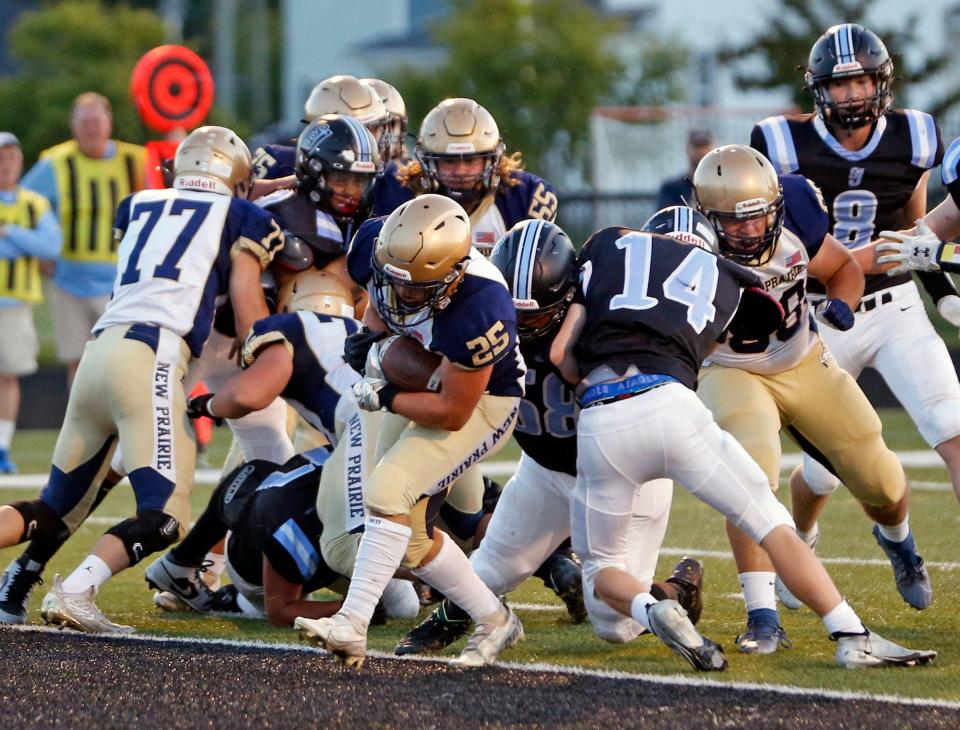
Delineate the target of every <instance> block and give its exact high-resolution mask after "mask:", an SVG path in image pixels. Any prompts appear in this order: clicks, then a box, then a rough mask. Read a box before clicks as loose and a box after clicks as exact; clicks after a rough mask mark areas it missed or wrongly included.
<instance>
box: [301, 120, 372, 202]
mask: <svg viewBox="0 0 960 730" xmlns="http://www.w3.org/2000/svg"><path fill="white" fill-rule="evenodd" d="M294 170H295V173H296V176H297V183H298V185H299V188H300V191H301V192H303V193H305V194H306V195H307V197H309V198H310V200H311V201H312V202H313V204H314V205H316V206H318V207H320V208H323V209H324V210H326V211H327V212H328V213H330V214H331V215H333V216H334V217H335V218H337V219H338V220H341V221H348V220H352V219H356V218H357V217H358V216H361V217H365V214H366V212H367V210H368V209H369V206H370V202H371V201H370V193H371V191H372V190H373V184H374V182H375V180H376V179H377V177H378V176H379V175H381V174H382V172H383V165H382V164H381V161H380V152H379V148H378V144H377V140H376V139H374V137H373V134H371V132H370V130H369V129H367V128H366V127H365V126H364V125H363V124H361V123H360V122H358V121H357V120H356V119H354V118H353V117H348V116H340V115H339V114H328V115H326V116H322V117H320V118H319V119H316V120H314V121H312V122H310V124H308V125H307V126H306V128H304V130H303V131H302V132H301V133H300V137H299V138H298V139H297V156H296V162H295V164H294Z"/></svg>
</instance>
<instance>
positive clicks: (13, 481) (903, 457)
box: [0, 450, 951, 492]
mask: <svg viewBox="0 0 960 730" xmlns="http://www.w3.org/2000/svg"><path fill="white" fill-rule="evenodd" d="M897 456H898V457H899V459H900V463H902V464H903V466H904V467H905V468H908V469H909V468H936V467H942V466H943V459H941V458H940V455H939V454H938V453H937V452H936V451H931V450H924V451H898V452H897ZM800 462H801V455H800V454H798V453H789V454H784V455H783V458H782V459H781V460H780V471H783V472H785V471H792V470H793V468H794V467H795V466H797V465H798V464H800ZM516 470H517V462H515V461H488V462H484V463H481V464H480V471H482V472H483V473H484V474H485V475H486V476H488V477H510V476H513V473H514V472H515V471H516ZM195 481H196V483H197V484H217V483H219V481H220V470H219V469H197V471H196V477H195ZM46 483H47V475H46V474H9V475H7V474H4V475H0V489H25V488H39V487H42V486H43V485H45V484H46ZM910 486H911V487H912V488H913V489H919V490H930V491H937V492H946V491H951V487H950V484H949V483H946V482H911V483H910Z"/></svg>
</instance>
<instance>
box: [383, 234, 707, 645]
mask: <svg viewBox="0 0 960 730" xmlns="http://www.w3.org/2000/svg"><path fill="white" fill-rule="evenodd" d="M490 261H491V263H493V265H494V266H496V267H497V268H498V269H499V270H500V273H501V274H503V277H504V279H505V280H506V282H507V286H508V287H510V293H511V294H512V295H513V302H514V306H515V307H516V310H517V332H518V335H519V337H520V352H521V354H522V355H523V359H524V362H525V363H526V364H527V378H526V393H525V395H524V397H523V400H522V401H521V402H520V413H519V416H518V419H517V427H516V429H514V433H513V435H514V437H515V438H516V440H517V443H518V444H519V445H520V448H521V449H522V453H521V455H520V464H519V466H518V467H517V470H516V472H515V473H514V475H513V476H512V477H511V478H510V480H509V481H508V482H507V484H506V486H505V487H504V488H503V493H502V494H501V496H500V499H499V501H498V502H497V506H496V509H495V510H494V512H493V517H492V519H491V520H490V524H489V525H488V526H487V530H486V534H485V535H484V537H483V541H482V542H481V543H480V547H479V548H478V549H477V550H476V551H475V552H474V553H473V554H472V555H471V556H470V562H471V564H472V565H473V568H474V570H476V571H477V575H479V576H480V578H481V580H483V582H484V583H486V584H487V586H488V587H489V588H490V589H491V590H492V591H493V592H494V593H496V594H497V595H498V596H500V595H505V594H507V593H510V592H511V591H513V590H514V589H515V588H516V587H517V586H518V585H520V584H521V583H523V581H525V580H526V579H527V578H529V577H530V576H531V575H534V574H535V571H537V568H538V566H540V565H541V563H543V562H544V560H545V559H546V558H547V557H548V556H549V555H550V553H551V552H552V551H553V549H554V548H555V547H556V546H557V545H558V544H560V543H561V542H563V541H566V540H568V539H569V537H570V494H571V493H572V492H573V487H574V482H575V481H576V475H577V445H576V435H577V429H576V419H577V405H576V400H575V398H574V394H573V388H572V387H571V386H570V385H569V384H568V383H567V382H566V381H565V380H564V379H563V377H562V376H561V375H560V373H559V371H558V370H557V369H556V367H555V366H554V365H553V364H552V363H551V362H550V345H551V343H552V342H553V338H554V336H555V335H556V331H557V327H558V326H559V324H560V321H561V320H562V319H563V315H564V314H565V313H566V310H567V306H568V305H569V304H570V301H571V300H572V298H573V293H574V291H575V289H576V282H577V277H578V274H579V267H578V266H577V254H576V251H575V250H574V248H573V243H571V241H570V239H569V238H568V237H567V235H566V233H564V231H563V230H562V229H561V228H560V227H559V226H557V225H556V224H554V223H551V222H549V221H543V220H530V221H524V222H523V223H518V224H517V225H515V226H514V227H513V228H511V229H510V232H509V233H508V234H507V235H506V236H505V237H504V238H502V239H500V241H499V242H498V243H497V245H496V246H495V247H494V249H493V253H492V254H491V256H490ZM644 489H645V490H647V494H648V495H650V499H649V500H648V502H647V503H646V504H645V506H646V507H648V508H650V510H649V511H638V512H637V514H636V519H635V522H637V523H642V524H643V525H645V526H646V533H645V534H646V535H647V536H648V540H647V541H638V542H637V543H636V544H633V545H631V546H630V555H629V557H628V560H627V563H628V565H629V566H630V569H631V573H632V574H633V575H635V576H636V577H637V578H638V579H639V580H640V581H641V582H643V583H645V584H647V585H649V584H650V583H651V581H652V580H653V572H654V569H655V568H656V563H657V555H658V553H659V550H660V543H661V541H662V539H663V535H664V533H665V531H666V526H667V515H668V514H669V511H670V502H671V496H672V491H673V485H672V483H671V482H670V480H669V479H659V480H656V481H654V482H651V483H650V484H647V485H644ZM701 576H702V568H701V566H700V565H699V563H698V562H697V561H695V560H690V559H684V560H683V561H681V563H680V565H678V566H677V569H676V570H675V571H674V574H673V576H672V577H671V578H669V579H668V580H667V581H666V582H665V583H655V584H654V587H653V589H652V590H653V592H654V594H655V595H657V596H658V598H672V599H675V600H679V602H680V603H681V605H683V606H684V608H686V609H687V610H688V611H689V612H690V613H691V615H692V616H693V619H692V620H693V622H694V623H696V621H697V620H698V619H699V614H700V609H701V605H702V604H701ZM578 588H579V584H578ZM581 600H583V601H584V602H585V603H586V606H587V608H588V615H589V618H590V621H591V623H592V624H593V627H594V631H595V632H596V633H597V635H598V636H600V637H601V638H603V639H606V640H607V641H614V642H626V641H630V640H631V639H633V638H634V637H636V636H637V635H638V634H639V633H641V632H642V630H643V629H642V628H641V627H640V625H639V624H637V622H636V621H634V620H633V619H630V618H626V617H624V616H622V615H620V614H618V613H616V612H615V611H612V610H611V609H610V608H609V607H608V606H607V605H606V604H605V603H603V602H602V601H599V600H598V599H597V598H596V597H595V596H594V594H593V586H592V585H587V586H586V587H585V589H583V591H582V592H581ZM468 626H469V617H468V616H467V614H466V613H465V612H464V611H463V610H462V609H460V608H459V607H457V606H455V605H452V604H451V603H450V602H449V601H445V602H444V604H443V605H441V606H440V607H439V608H437V609H436V610H435V611H434V612H433V613H432V614H431V615H430V616H429V617H428V618H427V619H426V620H425V621H424V622H423V623H422V624H420V625H419V626H417V627H416V628H414V629H413V630H411V631H410V632H409V633H408V634H407V635H406V636H405V637H404V638H403V639H402V640H401V641H400V643H399V644H398V645H397V648H396V653H397V654H414V653H420V652H423V651H437V650H440V649H443V648H444V647H446V646H449V645H450V644H451V643H453V642H454V641H456V640H457V639H458V638H459V637H460V636H462V635H463V634H464V633H466V631H467V628H468Z"/></svg>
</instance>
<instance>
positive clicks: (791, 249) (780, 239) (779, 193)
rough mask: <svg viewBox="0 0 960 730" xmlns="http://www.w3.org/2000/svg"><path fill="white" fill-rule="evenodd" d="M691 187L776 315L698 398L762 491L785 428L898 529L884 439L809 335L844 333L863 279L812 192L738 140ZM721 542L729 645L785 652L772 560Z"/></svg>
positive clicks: (715, 367) (710, 372) (892, 464)
mask: <svg viewBox="0 0 960 730" xmlns="http://www.w3.org/2000/svg"><path fill="white" fill-rule="evenodd" d="M693 185H694V188H695V189H696V193H697V201H698V205H699V206H700V210H701V211H702V212H703V213H704V214H705V215H706V216H707V218H708V219H709V220H710V222H711V223H712V224H713V226H714V228H715V229H716V231H717V235H718V237H719V239H720V254H721V255H722V256H724V257H726V258H729V259H730V260H732V261H736V262H737V263H740V264H743V265H745V266H749V267H751V268H752V269H753V271H755V272H756V273H757V275H758V276H759V277H760V278H761V280H762V281H763V287H764V289H765V290H766V291H768V292H769V293H770V294H772V295H773V296H774V297H775V298H776V299H777V300H778V301H779V302H780V304H781V305H782V306H783V309H784V311H785V312H786V317H785V319H784V321H783V324H782V325H781V326H780V327H779V328H778V329H777V331H776V332H775V333H774V334H773V335H771V336H769V337H758V338H752V339H744V338H741V337H736V336H729V337H727V338H726V340H725V341H724V342H723V344H721V345H720V347H719V348H718V349H717V350H716V351H715V352H714V353H713V354H712V355H711V356H710V360H709V363H708V364H707V366H706V367H705V368H704V370H703V373H702V375H701V378H700V391H699V393H700V397H701V398H702V399H703V401H704V403H706V404H707V406H708V407H709V408H710V410H711V411H713V415H714V417H715V418H716V419H717V423H718V424H720V427H721V428H723V429H724V430H726V431H729V432H730V433H731V434H732V435H733V436H734V437H735V438H736V439H737V440H738V441H739V442H740V443H741V444H742V445H743V447H744V448H745V449H746V450H747V452H748V453H749V454H750V456H752V457H753V459H754V460H755V461H756V462H757V463H758V464H760V466H761V467H762V468H763V470H764V472H765V474H766V475H767V479H768V481H769V484H770V488H771V489H772V490H774V491H776V490H777V489H778V487H779V482H780V435H779V433H780V430H781V428H786V429H787V431H788V432H789V434H790V435H791V436H792V437H793V438H794V439H795V440H796V441H797V443H798V444H799V445H800V446H801V447H803V449H804V450H805V451H807V452H808V453H814V454H817V458H818V459H820V460H822V461H823V462H824V463H826V464H829V465H830V468H831V469H833V470H834V471H835V472H836V473H837V474H839V475H840V477H841V478H842V479H843V481H844V483H845V484H846V485H847V487H848V489H849V490H850V492H851V494H853V496H854V497H855V498H856V499H857V501H858V502H860V505H861V506H862V507H863V510H864V512H866V513H867V515H868V516H869V517H870V518H871V519H872V520H873V521H874V522H875V524H877V525H883V526H884V528H885V529H886V528H893V527H895V526H897V525H900V524H903V523H904V521H905V520H906V519H907V515H908V509H909V494H908V492H907V489H906V478H905V476H904V473H903V468H902V467H901V465H900V462H899V460H898V459H897V457H896V455H895V454H894V453H893V452H892V451H890V450H889V449H888V448H887V446H886V444H884V442H883V438H882V437H881V435H880V429H881V424H880V419H879V417H878V416H877V414H876V412H875V411H874V410H873V408H872V407H871V406H870V403H869V401H868V400H867V398H866V396H865V395H864V394H863V391H861V390H860V388H859V387H858V386H857V383H856V381H855V380H854V379H853V377H851V375H850V374H849V373H848V372H846V371H845V370H843V369H842V368H840V367H839V366H838V365H837V363H836V361H835V360H834V359H833V357H832V355H831V353H830V350H829V349H828V348H827V347H826V346H825V345H824V343H823V341H822V340H821V338H820V335H819V334H818V331H826V330H828V329H833V330H846V329H849V328H851V327H853V324H854V315H853V310H854V309H855V308H856V306H857V302H858V300H859V297H860V294H861V292H862V291H863V273H862V271H861V269H860V267H859V266H858V264H857V263H856V261H855V260H854V259H853V256H852V254H851V253H850V252H849V251H848V250H847V249H846V248H845V247H844V246H843V244H841V243H840V242H839V241H837V239H836V238H834V237H833V236H832V235H831V234H830V233H829V232H828V219H827V212H826V210H825V209H824V207H823V203H822V201H821V199H820V197H819V195H818V193H817V189H816V187H815V186H814V185H813V184H812V183H811V182H810V181H808V180H806V179H805V178H803V177H801V176H799V175H784V176H778V175H777V172H776V170H774V168H773V166H772V165H771V164H770V162H769V161H768V160H767V159H766V158H765V157H764V156H763V155H762V154H760V153H759V152H757V151H756V150H754V149H752V148H750V147H745V146H742V145H726V146H724V147H719V148H717V149H715V150H714V151H713V152H711V153H710V154H708V155H707V156H706V157H704V159H703V160H702V161H701V163H700V165H699V166H698V167H697V170H696V172H695V174H694V177H693ZM808 277H813V278H816V279H817V280H819V281H820V282H821V283H823V284H824V285H825V288H826V292H827V298H826V299H824V300H821V301H820V302H818V303H817V304H816V305H814V306H810V305H808V302H807V297H806V283H807V281H808ZM811 314H812V315H814V317H815V319H816V323H817V326H814V325H813V324H812V321H813V317H811ZM727 535H728V537H729V539H730V544H731V546H732V548H733V552H734V556H735V558H736V561H737V568H738V571H739V577H740V584H741V586H742V587H743V592H744V598H745V600H746V604H747V628H746V630H745V631H744V632H743V633H742V634H741V635H740V636H739V637H738V638H737V646H738V647H739V648H740V651H743V652H749V653H770V652H774V651H776V650H777V648H778V647H780V646H781V645H786V634H785V632H784V631H783V629H782V628H781V626H780V619H779V615H778V614H777V610H776V595H775V590H774V570H773V565H772V564H771V562H770V560H769V558H768V556H767V555H766V554H765V553H764V552H763V550H761V549H760V547H759V546H757V545H756V544H755V542H756V541H754V540H751V539H750V537H749V535H748V534H747V533H746V532H745V531H744V530H742V529H741V528H740V527H739V526H738V525H737V524H736V523H735V522H732V521H728V522H727ZM911 547H912V546H911ZM911 555H912V558H911V559H912V561H913V563H914V564H918V565H920V566H922V563H921V562H920V559H919V556H917V555H916V554H915V553H914V552H911ZM913 580H914V584H913V585H914V589H915V590H917V591H921V590H922V591H927V592H929V591H930V582H929V578H928V577H927V574H926V571H925V570H921V571H918V572H917V574H916V576H915V578H914V579H913ZM898 583H899V580H898Z"/></svg>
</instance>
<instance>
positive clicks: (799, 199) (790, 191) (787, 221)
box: [780, 175, 830, 259]
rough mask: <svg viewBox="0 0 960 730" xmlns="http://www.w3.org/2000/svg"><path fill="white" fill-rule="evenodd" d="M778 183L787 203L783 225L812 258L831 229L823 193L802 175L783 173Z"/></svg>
mask: <svg viewBox="0 0 960 730" xmlns="http://www.w3.org/2000/svg"><path fill="white" fill-rule="evenodd" d="M780 184H781V186H782V187H783V203H784V205H785V206H786V215H785V217H784V227H786V228H787V229H789V230H790V231H792V232H793V233H794V234H796V235H797V237H798V238H799V239H800V240H801V241H802V242H803V245H804V246H805V247H806V249H807V253H808V254H809V256H810V258H811V259H812V258H813V257H814V256H816V255H817V252H818V251H819V250H820V246H821V245H823V239H824V238H826V236H827V234H828V233H829V232H830V217H829V215H828V214H827V207H826V205H825V204H824V202H823V195H821V193H820V189H819V188H818V187H817V186H816V185H814V183H813V182H812V181H810V180H808V179H807V178H805V177H803V176H802V175H784V176H782V177H781V178H780Z"/></svg>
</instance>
